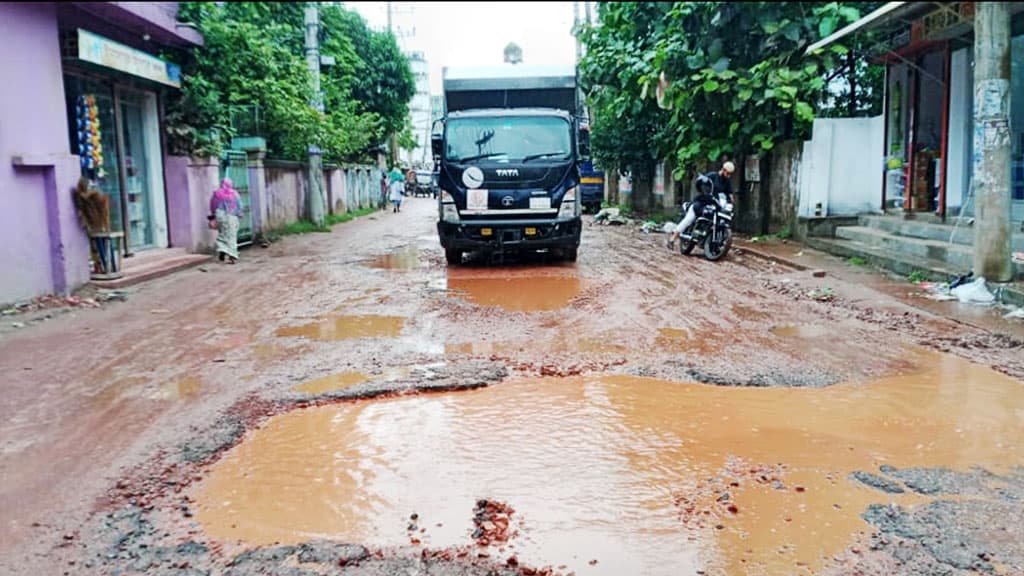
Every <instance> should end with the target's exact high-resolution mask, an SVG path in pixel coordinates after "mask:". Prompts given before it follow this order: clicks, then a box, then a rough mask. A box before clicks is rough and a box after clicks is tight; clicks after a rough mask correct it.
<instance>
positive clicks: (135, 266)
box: [92, 250, 210, 288]
mask: <svg viewBox="0 0 1024 576" xmlns="http://www.w3.org/2000/svg"><path fill="white" fill-rule="evenodd" d="M136 258H139V259H138V260H136ZM133 260H134V261H133ZM209 261H210V256H209V255H206V254H189V253H188V252H185V251H184V250H181V251H180V252H177V253H170V254H168V253H163V254H159V255H154V256H151V255H148V254H147V255H145V256H144V257H141V258H140V257H139V256H134V257H132V258H126V259H125V260H124V263H123V272H124V275H123V276H122V277H120V278H117V279H115V280H92V282H93V283H94V284H95V285H96V286H100V287H103V288H124V287H127V286H134V285H136V284H139V283H142V282H146V281H148V280H153V279H156V278H161V277H163V276H167V275H169V274H173V273H175V272H177V271H179V270H184V269H186V268H191V267H192V266H197V265H199V264H202V263H204V262H209Z"/></svg>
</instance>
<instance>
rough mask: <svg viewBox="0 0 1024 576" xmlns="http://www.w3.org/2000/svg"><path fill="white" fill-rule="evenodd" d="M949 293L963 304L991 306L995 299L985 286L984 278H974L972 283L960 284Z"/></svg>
mask: <svg viewBox="0 0 1024 576" xmlns="http://www.w3.org/2000/svg"><path fill="white" fill-rule="evenodd" d="M949 293H950V294H952V295H953V296H956V299H957V300H959V301H960V302H963V303H965V304H992V303H993V302H995V301H996V297H995V296H994V295H993V294H992V293H991V292H989V291H988V288H987V287H986V286H985V279H984V278H976V279H975V280H974V281H973V282H969V283H967V284H961V285H959V286H957V287H956V288H953V289H952V290H950V291H949Z"/></svg>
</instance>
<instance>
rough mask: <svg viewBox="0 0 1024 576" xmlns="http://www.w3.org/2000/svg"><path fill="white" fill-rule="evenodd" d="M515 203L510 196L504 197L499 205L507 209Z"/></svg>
mask: <svg viewBox="0 0 1024 576" xmlns="http://www.w3.org/2000/svg"><path fill="white" fill-rule="evenodd" d="M515 201H516V199H515V198H513V197H511V196H505V197H504V198H502V199H501V205H502V206H504V207H505V208H508V207H510V206H512V204H515Z"/></svg>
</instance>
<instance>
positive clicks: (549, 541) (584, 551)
mask: <svg viewBox="0 0 1024 576" xmlns="http://www.w3.org/2000/svg"><path fill="white" fill-rule="evenodd" d="M916 362H917V365H918V366H920V368H919V369H917V370H916V371H915V372H914V373H912V374H908V375H903V376H892V377H887V378H882V379H879V380H876V381H874V382H871V383H868V384H843V385H837V386H834V387H831V388H826V389H813V390H812V389H751V388H739V389H737V388H721V387H714V386H704V385H697V384H680V383H673V382H664V381H658V380H651V379H642V378H635V377H630V376H606V377H595V378H568V379H535V380H522V381H518V382H513V383H506V384H503V385H501V386H496V387H493V388H489V389H483V390H477V391H470V392H462V393H458V394H445V395H433V396H416V397H406V398H397V399H389V400H381V401H374V402H362V403H355V404H344V405H331V406H323V407H315V408H308V409H303V410H297V411H294V412H290V413H286V414H283V415H281V416H278V417H275V418H273V419H271V420H270V421H268V422H267V423H266V424H265V425H264V426H263V427H262V428H260V429H258V430H255V431H253V432H252V433H250V435H249V436H248V437H247V439H246V440H245V441H244V442H243V443H241V444H240V445H238V446H236V447H235V448H234V449H232V450H231V451H230V452H229V453H227V454H226V455H225V456H224V457H223V458H222V459H221V460H220V461H218V463H217V464H215V465H214V467H213V468H212V469H211V470H210V473H209V475H208V476H207V478H206V479H205V480H204V481H203V482H202V483H201V484H200V485H198V486H197V487H196V488H195V492H194V496H195V499H196V502H197V504H198V516H197V517H198V519H199V521H200V522H201V523H202V525H203V526H204V527H205V529H206V530H207V532H208V533H209V534H210V535H211V536H213V537H214V538H217V539H221V540H224V541H234V540H241V541H244V542H246V543H248V544H250V545H266V544H271V543H274V542H281V543H298V542H304V541H307V540H311V539H315V538H329V539H334V540H337V541H343V542H358V543H362V544H367V545H371V546H403V545H408V544H409V535H408V533H407V531H406V524H407V519H408V518H409V516H410V514H411V513H413V512H415V513H417V514H418V516H419V518H420V520H419V525H420V526H423V527H425V528H427V530H426V532H425V533H423V534H421V535H418V536H417V537H418V538H419V539H420V540H422V543H423V545H424V546H429V547H431V548H441V547H447V546H457V545H466V544H470V543H471V542H472V540H471V537H470V535H471V532H472V530H473V523H472V510H473V508H474V505H475V502H476V501H477V500H478V499H481V498H488V499H495V500H498V501H503V502H506V503H508V504H510V505H511V506H512V507H513V508H514V509H515V510H516V513H515V517H516V521H517V522H521V524H520V525H519V526H520V528H521V534H520V536H518V537H515V538H513V539H512V541H511V542H510V548H509V549H508V550H507V551H506V553H508V554H511V553H512V552H514V553H515V554H517V555H518V557H519V559H520V560H521V561H523V562H525V563H528V564H531V565H554V566H558V565H566V566H567V567H568V570H567V571H575V572H576V574H578V575H580V576H583V575H587V574H589V575H621V574H649V575H661V574H665V575H669V574H672V575H675V574H680V573H684V574H685V573H695V571H696V570H700V569H705V570H706V569H709V568H716V569H720V570H722V571H723V572H724V573H727V574H743V573H752V572H756V573H762V572H763V573H770V574H779V573H792V572H795V571H799V570H811V571H812V572H813V571H816V570H818V569H820V568H821V567H822V566H823V565H824V563H825V561H826V559H828V558H831V557H832V556H833V555H834V554H836V553H838V552H840V551H841V550H842V549H844V548H845V547H846V546H848V545H849V544H850V543H851V542H852V539H853V537H854V536H855V534H856V533H857V532H858V531H868V530H870V526H869V525H868V524H867V523H866V522H865V521H864V520H863V519H862V518H861V513H862V512H863V511H864V510H865V509H866V507H867V506H868V505H870V504H872V503H879V502H882V503H887V502H890V501H892V502H896V503H899V504H911V503H915V502H919V501H921V499H922V498H923V497H921V496H914V495H910V494H894V495H889V494H881V493H880V492H878V491H875V490H872V489H869V488H866V487H864V486H863V485H861V484H859V483H856V482H854V481H852V480H850V479H849V477H848V476H849V474H850V473H851V472H854V471H857V470H877V469H878V468H879V466H880V465H894V466H897V467H914V466H944V467H952V468H957V469H967V468H969V467H971V466H974V465H978V466H983V467H986V468H989V469H991V470H994V471H1002V470H1007V469H1008V468H1010V467H1012V466H1014V465H1019V464H1021V463H1024V444H1022V443H1020V442H1019V438H1020V437H1021V435H1022V434H1024V419H1022V416H1021V415H1022V414H1024V387H1022V386H1021V383H1020V382H1017V381H1015V380H1013V379H1011V378H1008V377H1006V376H1004V375H1001V374H999V373H996V372H994V371H992V370H990V369H988V368H985V367H981V366H977V365H972V364H969V363H967V362H965V361H963V360H960V359H957V358H955V357H951V356H943V355H937V354H925V353H921V355H920V357H919V358H918V359H917V360H916ZM779 464H781V468H780V469H779V470H777V471H776V472H771V473H767V472H766V473H762V472H761V469H762V468H763V467H764V466H771V467H774V466H776V465H779ZM765 474H768V475H769V476H771V475H774V474H777V475H778V478H777V480H775V479H774V478H768V479H767V480H765V481H759V480H758V478H760V477H761V476H764V475H765ZM709 479H713V480H712V481H711V482H709V481H708V480H709ZM732 482H735V485H731V483H732ZM719 485H720V489H718V486H719ZM709 486H710V487H711V488H710V489H709V488H708V487H709ZM723 492H726V493H727V494H723ZM723 498H724V499H723ZM729 506H735V511H732V509H731V508H729ZM705 510H706V511H708V513H707V514H705V513H704V511H705ZM495 553H497V552H495ZM591 559H596V560H598V562H597V563H596V564H594V565H591V564H590V562H589V561H590V560H591ZM800 566H806V568H799V567H800Z"/></svg>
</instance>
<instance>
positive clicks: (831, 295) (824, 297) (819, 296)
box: [807, 287, 836, 302]
mask: <svg viewBox="0 0 1024 576" xmlns="http://www.w3.org/2000/svg"><path fill="white" fill-rule="evenodd" d="M807 297H808V298H810V299H811V300H817V301H818V302H831V301H832V300H835V297H836V293H835V292H834V291H833V290H832V289H831V288H828V287H825V288H821V289H818V290H811V291H810V292H808V293H807Z"/></svg>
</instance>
